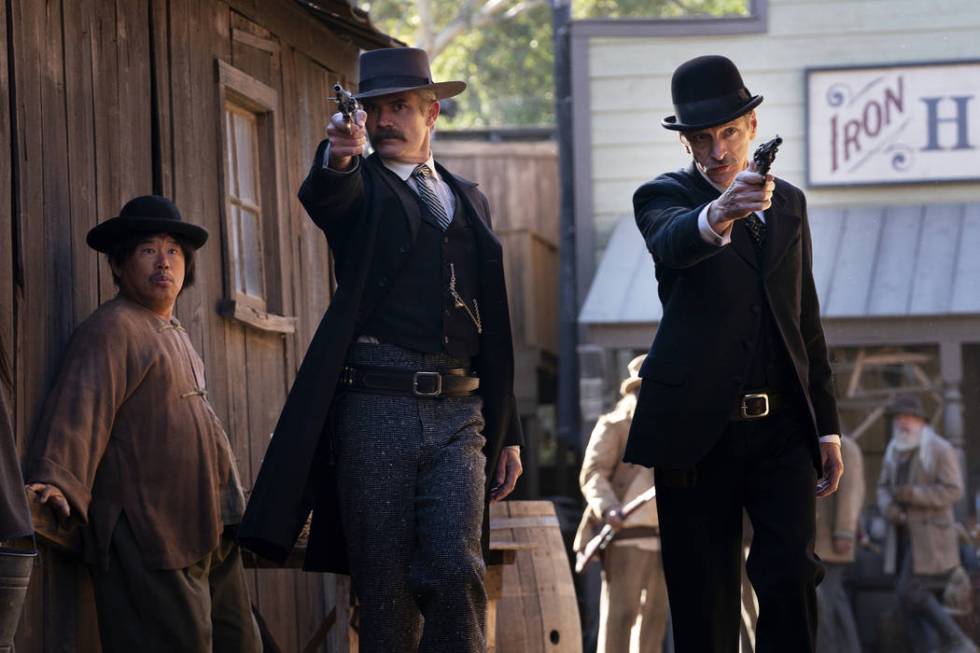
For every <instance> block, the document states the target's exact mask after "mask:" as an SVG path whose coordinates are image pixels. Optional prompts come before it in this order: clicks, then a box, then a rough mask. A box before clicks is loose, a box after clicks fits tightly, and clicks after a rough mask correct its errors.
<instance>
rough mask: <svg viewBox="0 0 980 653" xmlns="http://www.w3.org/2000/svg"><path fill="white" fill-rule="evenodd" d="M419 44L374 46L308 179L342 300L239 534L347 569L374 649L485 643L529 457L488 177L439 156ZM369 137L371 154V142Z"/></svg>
mask: <svg viewBox="0 0 980 653" xmlns="http://www.w3.org/2000/svg"><path fill="white" fill-rule="evenodd" d="M464 88H465V84H464V83H463V82H433V81H432V75H431V73H430V72H429V61H428V57H427V55H426V54H425V52H424V51H423V50H417V49H413V48H395V49H388V50H375V51H370V52H365V53H364V54H362V55H361V59H360V82H359V88H358V93H357V94H356V97H357V99H358V100H359V101H360V102H362V103H363V106H364V109H365V111H364V112H358V114H357V115H356V116H353V118H354V119H353V120H351V121H350V122H347V121H345V118H344V116H343V115H342V114H340V113H338V114H336V115H334V116H333V117H332V118H331V120H330V124H329V125H328V126H327V138H326V140H324V141H323V142H322V143H320V146H319V147H318V148H317V151H316V154H315V155H314V159H313V166H312V168H311V169H310V173H309V175H308V176H307V178H306V180H305V181H304V183H303V186H302V188H301V189H300V192H299V196H300V200H301V201H302V203H303V206H304V207H306V210H307V212H308V213H309V214H310V217H311V218H312V219H313V221H314V222H315V223H316V224H317V226H319V227H320V228H321V229H322V230H323V232H324V234H325V235H326V237H327V242H328V244H329V245H330V248H331V251H332V252H333V254H334V257H335V261H336V270H337V282H338V284H337V292H336V294H335V295H334V297H333V300H332V301H331V304H330V308H329V309H328V310H327V313H326V315H325V316H324V318H323V320H322V322H321V324H320V327H319V329H318V330H317V333H316V335H315V336H314V339H313V342H312V343H311V345H310V348H309V350H308V352H307V354H306V357H305V359H304V361H303V364H302V366H301V368H300V370H299V373H298V375H297V377H296V381H295V383H294V385H293V387H292V389H291V390H290V394H289V397H288V399H287V401H286V405H285V407H284V409H283V412H282V415H281V416H280V419H279V423H278V425H277V427H276V431H275V434H274V436H273V438H272V442H271V444H270V446H269V450H268V452H267V453H266V457H265V461H264V463H263V465H262V469H261V471H260V473H259V476H258V479H257V481H256V484H255V488H254V490H253V492H252V495H251V498H250V500H249V505H248V509H247V511H246V515H245V520H244V522H243V525H242V529H241V538H242V541H243V543H244V544H245V545H246V546H249V547H250V548H253V549H255V550H256V551H257V552H258V553H260V554H262V555H264V556H266V557H270V558H272V559H274V560H282V559H283V558H284V557H285V556H286V555H287V554H288V552H289V550H290V549H291V547H292V546H293V543H294V541H295V539H296V536H297V534H298V533H299V531H300V529H301V528H302V526H303V523H304V522H305V521H306V518H307V514H308V513H309V511H310V509H311V508H312V511H313V520H312V524H311V529H310V538H309V544H308V548H307V555H306V563H305V564H306V568H307V569H311V570H318V571H333V572H348V571H349V572H350V574H351V576H352V580H353V587H354V590H355V592H356V595H357V598H358V601H359V615H360V640H359V641H360V646H361V650H362V651H365V652H366V653H398V652H402V651H404V652H408V651H415V650H422V651H428V652H434V651H443V652H446V653H464V652H467V651H471V652H474V653H476V652H478V651H482V650H484V649H485V642H486V632H485V628H486V626H485V621H486V604H487V597H486V591H485V588H484V583H483V577H484V570H485V567H484V560H483V556H482V551H481V535H482V536H483V538H482V539H484V541H486V540H485V537H486V535H487V532H488V531H487V520H486V510H485V502H486V500H488V499H491V500H493V499H502V498H504V497H505V496H507V494H509V493H510V492H511V490H513V488H514V484H515V482H516V481H517V477H518V476H519V475H520V473H521V462H520V451H519V445H520V444H521V430H520V425H519V422H518V414H517V412H516V408H515V401H514V394H513V348H512V344H511V334H510V321H509V317H508V311H507V293H506V289H505V286H504V275H503V267H502V263H501V248H500V243H499V241H498V240H497V239H496V237H495V236H494V235H493V232H492V231H491V228H490V208H489V206H488V203H487V199H486V197H484V195H483V194H482V193H480V192H479V191H478V190H477V189H476V185H475V184H473V183H471V182H469V181H466V180H464V179H462V178H460V177H457V176H455V175H453V174H452V173H450V172H449V171H448V170H446V169H445V168H444V167H442V166H441V165H439V164H438V163H435V162H434V161H433V158H432V152H431V149H430V147H429V145H430V140H431V138H432V130H433V128H434V126H435V123H436V119H437V118H438V117H439V102H438V101H439V100H440V99H442V98H447V97H450V96H453V95H456V94H458V93H460V92H461V91H462V90H463V89H464ZM366 137H369V138H370V141H371V145H372V146H373V148H374V153H373V154H372V155H371V156H367V157H366V156H365V145H366Z"/></svg>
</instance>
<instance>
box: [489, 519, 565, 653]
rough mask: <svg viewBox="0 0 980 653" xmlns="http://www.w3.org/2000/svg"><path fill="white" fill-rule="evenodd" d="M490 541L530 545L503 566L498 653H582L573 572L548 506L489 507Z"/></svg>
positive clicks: (498, 611)
mask: <svg viewBox="0 0 980 653" xmlns="http://www.w3.org/2000/svg"><path fill="white" fill-rule="evenodd" d="M490 539H491V542H492V543H493V542H500V543H504V542H513V543H519V544H531V545H533V546H532V547H530V548H528V549H523V550H518V551H517V560H516V564H513V565H506V566H505V567H503V583H502V588H501V592H500V599H499V600H498V601H497V610H496V612H497V614H496V622H497V623H496V653H582V628H581V625H580V623H579V616H578V603H577V602H576V599H575V586H574V585H573V583H572V569H571V565H570V564H569V560H568V556H567V555H566V553H565V545H564V543H563V542H562V539H561V532H560V531H559V529H558V518H557V517H556V516H555V507H554V505H552V503H551V502H550V501H502V502H500V503H495V504H491V506H490Z"/></svg>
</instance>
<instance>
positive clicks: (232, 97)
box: [216, 59, 296, 333]
mask: <svg viewBox="0 0 980 653" xmlns="http://www.w3.org/2000/svg"><path fill="white" fill-rule="evenodd" d="M216 74H217V82H218V93H217V96H218V97H217V122H218V129H217V132H218V154H219V157H220V175H219V180H220V183H219V188H220V192H221V202H220V213H221V228H222V233H221V243H222V254H223V256H222V273H223V278H224V296H223V298H222V300H221V301H220V302H219V304H218V312H219V313H220V314H221V315H223V316H224V317H226V318H229V319H233V320H236V321H239V322H242V323H245V324H248V325H249V326H252V327H254V328H257V329H260V330H263V331H272V332H277V333H295V331H296V318H295V317H292V316H287V315H284V314H283V313H284V307H285V297H286V289H285V284H286V283H287V281H288V275H287V271H286V269H285V267H284V257H283V256H282V254H283V253H284V252H285V251H286V247H285V244H286V243H287V242H288V240H287V238H286V234H285V231H286V226H287V225H286V223H287V222H288V221H287V219H286V217H287V215H288V213H287V211H288V209H287V207H286V206H285V202H284V199H285V193H284V192H283V171H282V168H281V166H280V161H282V160H283V157H282V155H281V149H280V148H281V138H280V134H281V130H280V115H281V114H280V105H279V93H278V92H277V91H276V90H275V89H273V88H271V87H269V86H267V85H266V84H264V83H262V82H261V81H259V80H257V79H255V78H254V77H252V76H250V75H248V74H247V73H245V72H244V71H242V70H239V69H238V68H235V67H234V66H232V65H230V64H228V63H226V62H224V61H222V60H220V59H217V60H216ZM229 105H231V106H233V107H235V108H237V109H239V110H241V111H244V112H248V113H251V114H253V115H254V116H255V121H256V127H257V136H258V142H257V152H256V157H257V162H256V167H255V172H256V175H257V176H256V189H257V195H258V197H257V200H258V207H259V209H260V221H259V234H258V235H259V257H260V261H259V264H260V266H261V279H262V285H263V287H264V297H256V296H254V295H249V294H246V293H245V292H244V291H243V290H239V289H238V284H237V283H236V273H237V271H238V270H239V269H241V268H239V266H241V263H242V262H241V260H240V259H236V257H235V256H234V251H235V250H234V248H233V246H232V243H231V242H230V239H231V235H232V234H237V232H238V225H236V224H233V220H234V216H233V212H232V211H230V210H229V207H230V204H231V202H230V197H231V193H230V184H231V183H232V180H231V179H230V178H229V170H228V156H229V151H228V148H229V140H228V135H227V134H228V132H227V129H228V126H227V114H228V111H229V110H228V106H229ZM242 274H244V269H242Z"/></svg>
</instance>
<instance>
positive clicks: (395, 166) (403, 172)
mask: <svg viewBox="0 0 980 653" xmlns="http://www.w3.org/2000/svg"><path fill="white" fill-rule="evenodd" d="M381 163H383V164H384V166H385V167H386V168H388V169H389V170H391V171H392V172H393V173H395V174H396V175H398V178H399V179H401V180H402V181H405V182H408V183H410V184H412V185H413V186H414V181H415V179H414V178H413V177H412V173H413V172H414V171H415V169H416V168H417V167H419V164H417V163H404V162H402V161H392V160H390V159H381ZM425 165H427V166H429V170H431V171H432V176H433V178H435V179H437V180H438V181H442V177H440V176H439V171H438V170H436V162H435V159H434V158H433V157H432V155H431V154H430V155H429V159H428V160H427V161H426V162H425Z"/></svg>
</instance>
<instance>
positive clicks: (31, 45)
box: [0, 0, 358, 653]
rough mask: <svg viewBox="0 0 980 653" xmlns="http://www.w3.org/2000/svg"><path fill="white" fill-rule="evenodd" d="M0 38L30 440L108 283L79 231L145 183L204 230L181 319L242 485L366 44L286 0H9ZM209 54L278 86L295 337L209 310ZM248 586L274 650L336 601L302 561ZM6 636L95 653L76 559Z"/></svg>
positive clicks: (271, 399) (40, 646) (0, 126)
mask: <svg viewBox="0 0 980 653" xmlns="http://www.w3.org/2000/svg"><path fill="white" fill-rule="evenodd" d="M8 11H9V15H8V13H7V12H8ZM8 26H9V29H8ZM0 37H2V39H3V43H2V47H0V88H2V91H3V101H2V102H0V152H2V153H3V154H0V192H3V193H4V196H5V197H8V198H10V199H9V201H7V202H3V203H0V231H2V233H4V234H5V235H4V237H2V238H0V338H2V339H3V341H4V344H5V347H6V349H7V351H9V352H12V354H13V355H12V358H13V361H14V365H15V375H16V387H15V399H16V404H15V405H16V426H17V434H18V439H19V444H20V446H21V448H22V449H24V450H26V449H27V448H28V447H29V445H30V442H29V440H30V437H31V433H32V430H33V428H34V425H35V423H36V422H37V418H38V416H39V413H40V410H41V408H42V402H43V399H44V396H45V393H46V391H47V389H48V388H49V387H50V385H51V382H52V380H53V377H54V375H55V374H56V372H57V369H58V365H59V363H60V359H61V355H62V352H63V351H64V347H65V345H66V343H67V340H68V338H69V337H70V335H71V333H72V331H73V330H74V328H75V326H76V325H77V324H78V323H79V322H81V321H82V320H83V319H85V318H86V317H87V316H88V315H89V314H90V313H91V312H92V311H93V310H94V309H95V308H96V307H97V306H98V304H99V303H101V302H102V301H105V300H106V299H108V298H110V297H111V296H112V295H113V294H114V293H115V288H114V287H113V284H112V279H111V275H110V273H109V269H108V266H107V264H106V263H105V262H104V259H103V258H100V257H97V256H96V254H95V252H93V251H92V250H91V249H89V248H88V247H87V246H86V244H85V234H86V233H87V231H88V230H89V229H90V228H91V227H93V226H94V225H95V224H97V223H98V222H99V221H102V220H105V219H107V218H109V217H112V216H113V215H115V214H116V213H117V212H118V210H119V208H120V207H121V205H122V204H123V202H124V201H125V200H127V199H128V198H131V197H133V196H135V195H140V194H146V193H151V192H156V193H161V194H164V195H167V196H169V197H172V198H173V199H174V201H175V202H176V203H177V205H178V206H179V207H180V209H181V212H182V213H183V215H184V217H185V219H189V220H191V221H193V222H195V223H197V224H201V225H203V226H205V227H206V228H207V229H208V230H209V232H210V233H211V240H210V241H209V243H208V244H207V246H206V247H205V248H204V249H202V250H201V251H200V253H199V255H198V257H197V281H196V283H195V285H194V286H193V287H191V288H189V289H188V290H187V291H186V292H185V293H183V295H182V296H181V298H180V300H179V302H178V308H177V315H178V317H179V318H180V319H181V321H182V322H183V323H184V324H185V326H186V327H187V330H188V332H189V333H190V335H191V338H192V340H193V342H194V345H195V347H196V348H197V350H198V352H199V353H200V354H201V356H202V357H203V358H204V361H205V364H206V366H207V372H208V377H209V378H208V383H209V391H210V392H209V397H210V399H211V401H212V403H213V405H214V407H215V409H216V411H217V413H218V415H219V416H220V417H221V419H222V420H223V422H224V424H225V426H226V429H227V431H228V434H229V436H230V438H231V441H232V445H233V448H234V451H235V454H236V455H237V457H238V461H239V466H240V470H241V473H242V480H243V483H244V484H245V485H246V487H250V486H251V482H252V479H253V477H254V475H255V473H256V472H257V470H258V467H259V464H260V462H261V459H262V456H263V454H264V452H265V449H266V445H267V443H268V438H269V434H270V433H271V432H272V430H273V427H274V425H275V420H276V419H277V417H278V413H279V408H280V407H281V405H282V403H283V400H284V399H285V395H286V392H287V390H288V387H289V384H290V382H291V380H292V378H293V376H294V374H295V371H296V369H297V367H298V364H299V360H300V357H301V355H302V352H304V351H305V349H306V346H307V344H308V343H309V340H310V338H311V337H312V333H313V330H314V329H315V327H316V325H317V323H318V321H319V319H320V317H321V316H322V314H323V311H324V309H325V308H326V306H327V304H328V303H329V301H330V294H331V287H332V286H331V276H330V275H331V272H330V269H331V263H330V258H329V254H328V251H327V247H326V243H325V241H324V239H323V236H322V234H320V232H319V231H318V230H316V229H315V228H314V227H313V226H312V225H311V224H310V222H309V220H308V219H307V218H306V216H305V213H304V212H303V210H302V207H301V206H300V205H299V203H298V201H297V200H296V199H295V192H296V189H297V188H298V187H299V184H300V181H301V180H302V178H303V177H304V176H305V174H306V171H307V167H308V165H309V160H310V158H311V156H312V153H313V149H314V148H315V146H316V143H317V142H318V141H319V139H320V137H321V134H322V131H323V127H322V126H323V124H324V120H325V116H327V115H328V112H329V110H330V109H329V107H328V105H327V97H328V89H329V88H330V86H331V85H332V84H333V83H334V82H336V81H338V80H342V81H344V82H345V83H347V82H349V79H348V78H349V76H350V75H351V74H352V73H353V71H354V68H355V65H356V59H357V54H358V49H357V46H355V45H354V44H352V43H351V42H350V41H348V40H341V39H340V38H339V37H337V36H335V35H334V34H333V33H332V32H331V31H330V30H328V29H327V28H326V27H324V26H323V25H322V23H320V22H319V21H317V20H316V19H314V18H313V17H312V16H311V15H310V14H309V13H307V12H305V11H303V10H302V9H301V8H300V7H299V5H298V4H297V3H295V2H292V1H291V0H261V1H260V0H227V1H223V0H87V1H86V2H76V1H68V0H46V1H40V0H11V1H10V2H8V3H0ZM8 56H9V57H10V61H9V64H10V65H9V71H10V76H9V77H8V61H7V60H6V59H7V57H8ZM217 60H221V61H224V62H226V63H228V64H230V65H232V66H234V67H236V68H238V69H240V70H242V71H244V72H245V73H247V74H248V75H250V76H252V77H254V78H256V79H258V80H259V81H261V82H263V83H264V84H266V85H268V86H269V87H271V88H273V89H274V90H275V91H276V92H277V93H278V95H279V100H280V106H279V108H278V110H279V121H278V123H279V133H278V134H277V138H278V150H279V151H278V152H277V157H278V160H279V170H278V173H277V174H278V176H279V183H278V186H279V188H278V190H279V193H280V196H281V200H280V202H279V205H280V206H281V207H283V209H282V211H280V212H279V213H280V214H279V215H277V216H273V217H275V218H276V219H277V221H278V223H277V224H278V229H279V230H280V234H281V242H282V244H283V251H282V252H281V256H280V257H279V258H280V260H279V261H277V262H276V263H278V264H279V265H280V266H281V272H282V284H281V287H280V288H279V289H278V291H276V292H279V293H280V294H281V302H280V303H281V307H282V310H283V312H284V313H286V314H287V315H293V316H296V317H297V318H298V323H297V328H296V333H295V334H288V335H284V334H276V333H267V332H263V331H259V330H256V329H253V328H251V327H247V326H245V325H243V324H241V323H239V322H236V321H234V320H230V319H227V318H223V317H221V316H219V315H218V313H217V310H216V307H217V304H218V302H219V301H220V300H221V299H222V298H223V297H225V295H226V289H225V288H224V274H223V270H222V265H223V262H222V246H221V242H222V220H221V215H222V206H223V203H224V196H223V191H222V188H221V174H222V173H221V171H222V166H223V155H222V153H221V151H220V139H219V136H220V131H219V129H220V125H221V122H220V121H221V107H220V106H219V103H218V83H217V73H216V68H217V66H216V61H217ZM8 98H9V100H8ZM8 153H9V154H8ZM7 234H10V235H11V236H12V237H8V236H7ZM249 579H250V586H251V589H252V596H253V600H254V602H255V603H256V604H257V606H258V607H259V609H260V611H261V612H262V614H263V616H264V617H265V619H266V621H267V622H268V625H269V627H270V629H271V630H272V632H273V634H274V636H275V638H276V640H277V642H278V643H279V645H280V646H281V647H282V649H283V650H284V651H297V650H302V648H303V647H304V646H305V645H306V643H307V642H308V641H309V640H310V638H311V637H312V636H313V634H314V632H315V631H316V629H317V628H318V627H319V626H320V624H321V621H322V620H323V618H324V617H325V616H326V614H327V613H328V612H329V610H330V608H331V607H332V601H333V598H332V597H333V591H332V583H331V582H330V581H329V580H328V579H325V578H324V577H323V576H321V575H316V574H303V573H301V572H297V571H275V570H273V571H267V570H263V571H249ZM17 645H18V651H22V652H25V653H31V652H35V651H84V652H86V653H87V652H90V651H97V650H98V631H97V625H96V621H95V614H94V606H93V596H92V591H91V586H90V583H89V581H88V574H87V570H86V569H85V568H84V567H83V566H80V565H78V564H77V563H75V562H74V561H72V560H70V559H68V558H66V557H64V556H61V555H59V554H57V553H55V552H53V551H47V550H46V551H44V555H43V558H42V561H41V562H40V563H39V565H38V567H37V569H36V570H35V576H34V578H33V580H32V584H31V589H30V594H29V597H28V602H27V605H26V607H25V613H24V618H23V620H22V624H21V626H20V629H19V631H18V635H17ZM321 650H327V647H323V648H322V649H321ZM330 650H333V649H332V648H331V649H330Z"/></svg>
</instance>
